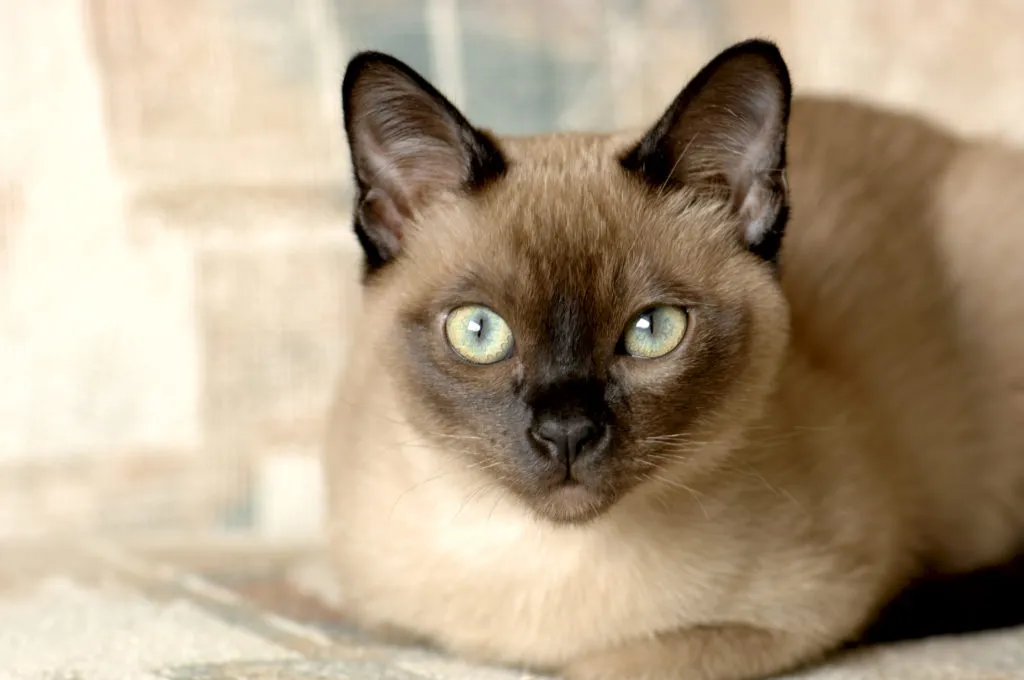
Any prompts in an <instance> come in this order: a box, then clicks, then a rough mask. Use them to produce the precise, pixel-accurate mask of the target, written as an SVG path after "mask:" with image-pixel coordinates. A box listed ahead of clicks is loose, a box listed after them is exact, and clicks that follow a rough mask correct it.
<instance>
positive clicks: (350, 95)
mask: <svg viewBox="0 0 1024 680" xmlns="http://www.w3.org/2000/svg"><path fill="white" fill-rule="evenodd" d="M341 98H342V110H343V112H344V118H345V132H346V133H347V136H348V144H349V150H350V151H351V154H352V166H353V169H354V171H355V182H356V211H355V229H356V235H357V236H358V237H359V242H360V244H361V245H362V247H363V250H364V251H365V254H366V265H367V269H368V271H373V270H375V269H378V268H379V267H381V266H383V265H385V264H387V263H388V262H390V261H391V260H393V259H394V258H395V257H396V256H397V255H398V254H399V253H400V252H401V249H402V241H403V238H404V236H405V233H406V230H407V227H408V225H409V223H410V222H411V220H413V219H414V218H415V217H416V215H417V214H418V213H419V212H420V211H421V210H423V209H424V208H426V207H427V206H428V205H429V204H430V203H431V202H432V201H434V200H436V198H437V197H438V196H439V195H441V194H444V193H446V192H459V191H473V190H476V189H479V188H481V187H482V186H483V185H485V184H486V183H487V182H489V181H491V180H493V179H495V178H497V177H498V176H500V175H501V174H502V173H503V172H504V171H505V159H504V158H503V157H502V155H501V152H500V150H499V149H498V146H497V144H496V143H495V142H494V140H493V139H491V138H490V137H489V136H488V135H486V134H485V133H484V132H482V131H480V130H477V129H476V128H474V127H473V126H472V125H470V123H469V122H468V121H467V120H466V119H465V117H463V115H462V114H461V113H459V111H458V110H457V109H456V108H455V107H454V106H453V105H452V104H451V102H449V101H448V100H447V99H445V97H444V96H443V95H442V94H441V93H440V92H438V91H437V90H436V89H435V88H434V87H433V86H431V85H430V84H429V83H428V82H427V81H426V80H424V79H423V78H422V77H421V76H420V75H419V74H417V73H416V72H415V71H413V70H412V69H411V68H410V67H408V66H407V65H405V64H404V63H402V62H401V61H399V60H397V59H395V58H394V57H390V56H388V55H385V54H381V53H379V52H363V53H360V54H357V55H356V56H355V57H353V58H352V60H351V61H350V62H349V64H348V67H347V69H346V71H345V78H344V81H343V82H342V87H341Z"/></svg>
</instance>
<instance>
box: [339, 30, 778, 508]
mask: <svg viewBox="0 0 1024 680" xmlns="http://www.w3.org/2000/svg"><path fill="white" fill-rule="evenodd" d="M344 94H345V107H346V124H347V129H348V132H349V138H350V143H351V144H352V151H353V161H354V164H355V167H356V177H357V184H358V186H359V203H358V210H357V225H356V226H357V233H358V234H359V236H360V240H361V241H362V243H363V245H364V248H365V250H366V254H367V275H366V286H367V295H368V301H369V302H370V304H373V300H374V298H382V297H389V298H390V299H392V300H394V301H395V304H394V305H393V308H394V309H396V310H397V311H396V312H395V313H394V314H392V315H387V316H385V317H379V318H380V321H379V323H382V324H386V325H387V326H388V327H387V328H386V329H379V330H383V331H384V332H383V333H378V334H375V335H377V336H378V337H390V338H394V343H392V344H389V346H388V347H386V348H382V350H381V351H382V352H383V353H384V354H386V355H387V357H388V358H387V360H386V362H385V365H387V366H388V370H390V371H392V372H393V374H392V376H391V377H392V378H393V379H394V380H395V381H396V382H397V384H398V385H399V386H400V388H399V389H400V391H401V392H402V393H403V394H404V395H405V396H404V403H405V407H406V410H407V416H408V418H409V420H410V421H411V422H413V423H414V424H415V425H416V426H417V427H419V428H420V429H421V433H422V435H423V436H424V437H426V438H428V439H433V440H434V441H435V443H436V444H438V446H439V448H443V449H445V450H447V451H448V452H449V453H450V455H452V456H456V457H460V458H461V459H462V460H463V462H464V464H465V465H466V466H467V467H473V468H476V469H479V470H481V471H483V473H484V474H487V475H490V476H491V477H492V478H493V479H494V480H496V481H497V482H499V483H500V484H502V485H504V486H505V487H506V488H507V489H509V490H510V491H512V492H514V493H515V494H516V495H517V496H518V497H519V498H520V499H522V500H523V501H524V502H526V503H527V504H528V505H529V506H531V507H532V508H533V509H534V510H535V511H536V512H537V513H538V514H540V515H542V516H544V517H547V518H549V519H552V520H555V521H560V522H580V521H585V520H588V519H591V518H593V517H595V516H597V515H599V514H600V513H602V512H603V511H605V510H607V509H608V508H610V507H611V506H612V505H614V503H615V502H616V501H617V500H618V499H619V498H621V497H622V496H623V495H624V494H625V493H626V492H628V491H629V490H630V489H632V488H634V487H636V486H637V485H642V484H651V485H658V484H663V485H664V484H667V485H669V486H672V485H678V484H685V476H686V475H687V474H696V473H697V471H699V470H701V469H705V468H707V467H708V466H710V465H714V464H716V463H717V461H718V460H719V459H720V458H721V457H722V456H723V455H727V454H728V449H729V446H730V445H731V444H734V443H735V441H734V438H735V437H736V435H737V433H738V432H740V431H741V430H742V427H743V426H744V425H745V424H747V423H748V422H749V421H750V419H751V418H753V417H755V416H756V415H757V414H758V412H759V411H760V409H761V407H762V405H763V400H764V399H765V397H766V393H767V391H768V388H769V386H770V385H771V382H772V380H773V379H774V376H775V373H776V371H777V369H778V366H779V363H780V362H781V356H782V353H783V351H784V348H785V344H786V339H787V324H788V312H787V308H786V305H785V303H784V300H783V299H782V296H781V293H780V291H779V288H778V285H777V281H776V266H775V262H774V260H775V255H776V252H777V249H778V245H779V242H780V238H781V232H782V227H783V226H784V220H785V215H784V212H785V208H784V200H785V197H784V187H783V186H782V180H781V177H780V173H779V171H780V170H781V167H782V164H783V162H784V133H785V123H786V115H787V112H788V99H789V85H788V80H787V79H786V74H785V67H784V65H782V62H781V58H778V56H777V52H776V51H774V48H772V47H771V46H767V45H766V44H764V43H747V44H744V45H741V46H738V47H737V48H733V50H732V52H731V53H730V52H729V51H727V52H726V53H723V55H721V56H720V57H719V58H718V59H717V60H715V61H713V62H712V63H711V64H709V66H708V67H707V68H705V70H704V71H702V73H701V74H700V75H698V76H697V78H695V79H694V82H693V83H691V85H690V86H688V88H687V89H686V90H684V91H683V93H682V94H681V95H680V97H679V99H677V100H676V102H675V103H674V104H673V106H672V107H671V108H670V109H669V111H668V112H667V113H666V115H665V117H663V119H662V120H661V121H659V123H658V124H657V125H656V126H655V127H654V128H653V129H652V130H651V131H649V132H648V133H647V134H646V135H645V136H644V137H643V138H642V139H640V140H639V141H638V140H637V139H636V138H634V139H632V140H628V139H625V138H622V139H617V138H614V137H600V136H583V135H573V136H559V137H546V138H534V139H523V140H506V141H503V142H498V141H496V140H494V139H493V138H491V137H489V136H487V135H485V134H484V133H482V132H480V131H477V130H475V129H474V128H472V127H471V126H470V125H469V124H468V123H467V122H466V121H465V119H464V118H462V116H461V115H460V114H459V113H458V112H457V111H455V110H454V108H453V107H451V105H450V104H448V103H447V102H446V101H445V100H444V99H443V98H441V97H440V95H439V94H438V93H437V92H436V91H434V90H433V88H431V87H430V86H429V85H426V83H424V82H423V81H422V80H421V79H419V78H418V76H416V75H415V74H413V73H412V72H411V71H409V70H408V68H407V67H405V66H403V65H401V64H399V63H397V62H395V61H394V60H391V59H389V58H387V57H383V56H381V55H374V54H370V55H363V56H361V57H357V58H356V59H355V60H354V61H353V63H352V64H351V65H350V68H349V71H348V74H347V76H346V82H345V92H344ZM681 476H682V478H681Z"/></svg>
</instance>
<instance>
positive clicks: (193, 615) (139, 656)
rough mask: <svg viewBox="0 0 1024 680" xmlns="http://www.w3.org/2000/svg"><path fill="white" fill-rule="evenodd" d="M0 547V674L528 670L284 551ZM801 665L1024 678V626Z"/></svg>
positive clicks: (73, 679) (384, 675)
mask: <svg viewBox="0 0 1024 680" xmlns="http://www.w3.org/2000/svg"><path fill="white" fill-rule="evenodd" d="M0 555H2V559H0V659H2V663H0V680H157V679H164V680H228V679H229V678H230V679H236V678H246V679H252V680H270V679H271V678H274V679H276V680H313V679H317V680H514V679H519V680H526V679H527V678H530V677H532V676H529V675H525V674H521V673H516V672H512V671H505V670H498V669H487V668H479V667H472V666H468V665H466V664H463V663H460V662H458V661H455V660H452V659H448V658H445V657H442V656H439V655H435V654H432V653H429V652H425V651H420V650H412V649H396V648H393V647H387V646H383V645H380V644H377V643H374V642H372V641H370V640H367V639H365V638H363V637H361V636H359V635H358V634H357V633H356V632H354V631H353V630H352V629H350V628H349V627H347V626H346V625H344V624H343V623H342V622H340V621H338V619H337V617H336V616H335V615H334V613H333V612H332V611H331V610H330V608H329V607H328V606H326V605H325V603H324V602H323V601H322V599H318V598H317V597H314V596H312V595H311V594H310V593H311V592H312V591H311V589H310V588H309V587H308V586H309V583H308V575H309V574H315V572H316V570H315V569H314V570H312V571H311V570H309V569H306V568H304V567H305V565H307V564H308V563H307V562H306V557H304V556H302V555H301V554H298V553H295V552H291V551H273V550H268V549H266V548H262V547H256V546H251V545H239V544H230V545H229V544H226V543H223V544H221V543H219V544H203V545H198V544H197V545H192V546H185V547H182V546H176V547H167V546H164V547H163V548H154V547H153V546H149V547H147V548H140V547H138V546H136V547H134V548H126V547H124V546H118V547H114V546H110V545H107V544H97V543H87V544H79V545H75V546H70V545H62V546H60V547H52V546H51V547H42V546H38V545H34V546H24V545H22V546H14V545H7V546H0ZM300 573H301V574H307V576H306V577H303V578H301V579H300V578H296V577H295V575H296V574H300ZM303 582H305V585H303ZM799 677H800V678H802V679H803V680H876V679H877V680H882V679H883V678H886V679H888V678H892V679H894V680H939V679H942V680H945V679H949V680H954V679H955V680H997V679H1000V680H1002V679H1011V678H1021V679H1022V680H1024V628H1022V629H1017V630H1011V631H1003V632H995V633H988V634H984V635H977V636H971V637H964V638H950V639H936V640H932V641H926V642H921V643H915V644H907V645H903V646H895V647H889V648H880V649H875V650H870V651H865V652H860V653H857V654H851V655H848V656H847V657H845V658H841V659H837V660H836V661H834V662H833V663H831V664H829V665H828V666H826V667H824V668H820V669H817V670H814V671H811V672H808V673H805V674H803V675H800V676H799Z"/></svg>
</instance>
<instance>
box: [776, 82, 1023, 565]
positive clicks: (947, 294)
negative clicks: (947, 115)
mask: <svg viewBox="0 0 1024 680" xmlns="http://www.w3.org/2000/svg"><path fill="white" fill-rule="evenodd" d="M788 150H789V182H790V188H791V195H792V197H793V205H792V219H791V223H790V226H789V229H788V230H787V236H786V241H785V244H784V247H783V252H782V257H781V266H782V272H783V274H782V276H783V285H784V288H785V290H786V295H787V298H788V300H789V302H790V305H791V308H792V321H793V330H794V343H795V346H796V347H798V348H799V349H800V350H801V351H802V352H803V353H804V354H806V355H807V357H808V358H809V360H810V361H811V362H812V364H813V365H816V366H819V367H822V368H823V369H825V370H828V371H830V372H832V373H835V374H837V376H838V377H839V378H841V379H842V380H843V381H844V383H846V384H848V385H850V386H851V393H853V394H856V395H858V398H859V399H860V400H862V401H863V402H864V403H863V406H864V407H865V408H866V410H867V411H868V412H869V413H870V414H871V417H872V418H873V422H872V423H871V424H870V426H871V427H872V428H873V429H876V430H881V431H884V432H886V433H887V435H888V439H889V441H891V442H892V443H893V449H894V450H893V451H884V452H879V454H880V455H879V457H880V460H881V464H883V465H888V466H891V470H890V473H891V474H892V475H893V476H896V477H897V478H898V477H901V476H902V477H904V478H906V481H907V486H906V487H905V488H908V489H909V488H914V487H915V486H917V487H920V488H921V495H916V496H910V494H909V492H908V493H907V497H906V501H907V504H908V506H909V505H910V504H912V503H913V504H917V505H918V506H919V507H922V508H936V507H939V508H944V510H942V511H941V512H940V513H939V514H940V515H943V516H940V517H935V516H934V515H930V516H928V517H922V518H921V520H920V521H921V522H922V523H924V524H925V525H926V527H925V529H924V531H925V533H926V534H934V541H935V542H938V543H942V542H943V539H942V536H943V534H946V535H956V536H957V537H958V538H959V537H962V536H963V535H964V534H963V532H968V533H967V535H968V536H971V535H973V536H974V537H976V541H977V543H976V544H975V545H961V546H960V548H962V550H960V551H958V552H957V554H955V555H953V554H949V555H943V559H945V560H947V561H948V562H949V563H950V564H951V565H956V566H959V564H958V563H959V562H961V561H962V562H971V561H973V560H974V559H975V557H974V556H977V555H981V554H984V553H989V552H997V551H998V550H999V548H998V546H1002V545H1004V544H1005V543H1006V541H1007V540H1008V539H1007V536H1008V535H1011V534H1013V533H1014V532H1017V533H1018V534H1019V533H1020V530H1019V529H1017V528H1016V527H1019V526H1020V523H1021V521H1022V519H1024V517H1022V514H1024V513H1021V511H1019V510H1015V509H1013V508H1015V507H1020V505H1021V503H1020V500H1021V499H1022V497H1024V493H1022V492H1024V481H1022V480H1024V295H1021V294H1020V291H1024V264H1022V263H1021V262H1022V259H1024V191H1021V190H1022V189H1024V153H1022V152H1020V151H1017V150H1014V149H1011V148H1008V147H1005V146H999V145H996V144H993V143H987V142H975V141H968V140H961V139H958V138H956V137H955V136H953V135H951V134H949V133H947V132H945V131H943V130H941V129H939V128H937V127H935V126H932V125H930V124H928V123H926V122H924V121H922V120H920V119H918V118H916V117H914V116H912V115H906V114H901V113H896V112H890V111H883V110H880V109H875V108H873V107H870V106H863V105H858V104H853V103H847V102H843V101H835V100H824V99H804V100H797V101H795V102H794V107H793V110H792V118H791V128H790V140H789V148H788ZM901 464H902V467H901ZM965 472H969V473H970V474H969V475H965ZM967 480H971V481H967ZM979 493H981V494H984V496H983V497H985V498H990V499H993V500H994V501H995V502H994V503H993V504H992V510H991V512H988V513H985V512H979V513H977V514H974V515H972V514H971V513H965V512H963V510H962V508H963V507H964V506H962V505H960V504H959V502H958V501H959V500H961V499H960V498H958V495H959V494H962V500H963V503H971V500H970V499H977V498H978V497H979V496H978V494H979ZM974 503H976V500H975V501H974ZM910 511H911V512H912V510H910ZM943 513H948V516H945V515H944V514H943ZM929 525H930V526H929ZM947 532H952V533H947ZM964 543H968V541H966V540H964Z"/></svg>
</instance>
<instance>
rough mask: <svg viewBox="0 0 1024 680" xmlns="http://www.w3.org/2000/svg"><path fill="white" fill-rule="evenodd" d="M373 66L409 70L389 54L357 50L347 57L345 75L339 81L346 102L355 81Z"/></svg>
mask: <svg viewBox="0 0 1024 680" xmlns="http://www.w3.org/2000/svg"><path fill="white" fill-rule="evenodd" d="M375 68H378V69H379V68H385V69H393V70H395V71H399V72H405V71H408V70H409V67H408V66H407V65H406V64H404V63H403V62H401V61H399V60H398V59H396V58H395V57H392V56H391V55H390V54H385V53H383V52H376V51H373V50H367V51H364V52H358V53H356V54H355V55H354V56H353V57H352V58H351V59H349V61H348V65H347V66H346V67H345V76H344V77H343V78H342V81H341V97H342V99H343V100H344V101H346V102H347V101H348V99H349V97H350V96H351V95H352V90H353V89H355V86H356V83H357V82H359V79H360V78H361V77H362V76H363V75H365V74H366V72H367V71H369V70H373V69H375Z"/></svg>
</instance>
